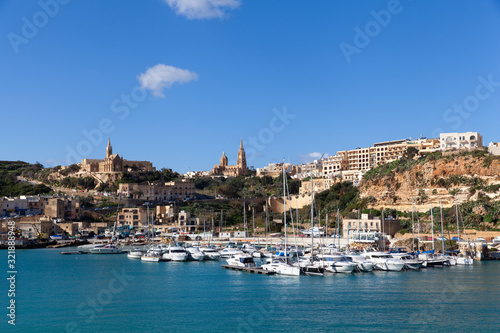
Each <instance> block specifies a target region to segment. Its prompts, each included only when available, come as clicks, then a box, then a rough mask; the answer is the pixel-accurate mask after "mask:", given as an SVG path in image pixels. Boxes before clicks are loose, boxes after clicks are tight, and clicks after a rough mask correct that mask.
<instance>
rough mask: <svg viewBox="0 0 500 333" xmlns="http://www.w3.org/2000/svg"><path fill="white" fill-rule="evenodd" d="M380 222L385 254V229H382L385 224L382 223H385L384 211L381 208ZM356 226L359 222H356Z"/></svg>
mask: <svg viewBox="0 0 500 333" xmlns="http://www.w3.org/2000/svg"><path fill="white" fill-rule="evenodd" d="M381 222H382V238H383V239H384V252H385V242H386V237H385V232H384V229H385V228H384V224H385V223H384V222H385V220H384V209H383V208H382V221H381ZM358 224H359V222H358Z"/></svg>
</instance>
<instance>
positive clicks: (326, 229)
mask: <svg viewBox="0 0 500 333" xmlns="http://www.w3.org/2000/svg"><path fill="white" fill-rule="evenodd" d="M325 237H328V212H327V213H326V220H325ZM325 243H326V240H325Z"/></svg>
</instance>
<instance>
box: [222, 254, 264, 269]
mask: <svg viewBox="0 0 500 333" xmlns="http://www.w3.org/2000/svg"><path fill="white" fill-rule="evenodd" d="M226 262H227V264H228V265H230V266H236V267H257V264H256V263H255V261H254V260H253V256H252V255H251V254H248V253H243V254H235V255H234V256H232V257H231V258H227V259H226Z"/></svg>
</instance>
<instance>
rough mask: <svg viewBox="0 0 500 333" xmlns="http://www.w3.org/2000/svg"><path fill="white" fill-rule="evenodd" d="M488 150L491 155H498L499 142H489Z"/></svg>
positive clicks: (499, 150) (499, 151) (499, 149)
mask: <svg viewBox="0 0 500 333" xmlns="http://www.w3.org/2000/svg"><path fill="white" fill-rule="evenodd" d="M488 152H489V153H490V154H491V155H500V142H490V145H489V146H488Z"/></svg>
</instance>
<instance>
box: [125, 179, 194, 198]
mask: <svg viewBox="0 0 500 333" xmlns="http://www.w3.org/2000/svg"><path fill="white" fill-rule="evenodd" d="M117 195H118V196H122V197H127V198H133V199H143V200H150V201H170V200H185V199H189V200H192V199H195V198H196V189H195V186H194V183H192V182H190V181H189V180H187V179H182V180H177V181H171V182H163V183H159V182H156V183H149V182H145V183H142V184H137V183H121V184H119V185H118V190H117Z"/></svg>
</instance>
